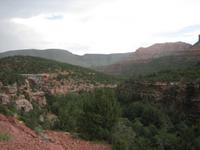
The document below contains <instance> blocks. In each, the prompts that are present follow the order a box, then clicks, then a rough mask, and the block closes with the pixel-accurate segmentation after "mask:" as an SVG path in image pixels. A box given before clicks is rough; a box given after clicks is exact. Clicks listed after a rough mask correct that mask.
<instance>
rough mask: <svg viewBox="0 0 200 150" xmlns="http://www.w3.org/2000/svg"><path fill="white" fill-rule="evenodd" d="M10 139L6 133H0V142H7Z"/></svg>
mask: <svg viewBox="0 0 200 150" xmlns="http://www.w3.org/2000/svg"><path fill="white" fill-rule="evenodd" d="M10 138H11V136H10V134H8V133H0V142H3V141H9V140H10Z"/></svg>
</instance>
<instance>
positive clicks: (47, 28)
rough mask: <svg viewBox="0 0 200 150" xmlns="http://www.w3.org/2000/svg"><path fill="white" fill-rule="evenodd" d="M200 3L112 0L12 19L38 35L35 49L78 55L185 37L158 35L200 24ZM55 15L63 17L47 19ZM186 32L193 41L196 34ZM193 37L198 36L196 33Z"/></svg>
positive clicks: (125, 49)
mask: <svg viewBox="0 0 200 150" xmlns="http://www.w3.org/2000/svg"><path fill="white" fill-rule="evenodd" d="M199 6H200V2H199V1H197V0H151V1H150V0H115V1H114V0H111V1H107V2H105V1H104V2H103V3H101V4H98V5H97V6H96V7H95V9H94V7H93V5H92V7H88V9H87V10H84V11H81V12H78V13H77V12H74V13H69V12H68V13H59V14H51V13H49V14H39V15H37V16H33V17H30V18H13V19H12V20H11V22H12V23H15V24H18V25H21V27H22V28H27V29H28V30H29V32H30V33H32V32H34V33H36V34H38V36H39V37H40V38H39V39H37V40H40V41H41V42H40V45H36V47H35V48H37V47H40V48H51V47H55V48H56V47H57V48H64V49H69V50H71V51H72V52H74V53H79V54H82V53H112V52H127V51H134V50H135V49H136V48H138V47H139V46H146V45H150V44H153V43H155V42H164V40H166V41H175V40H177V41H179V40H181V39H183V38H181V39H179V37H180V36H177V39H175V38H170V37H163V36H158V35H159V34H161V33H166V32H176V31H177V30H180V29H182V28H184V27H186V26H191V25H193V24H200V19H199V14H198V11H199ZM52 16H63V17H61V18H60V19H59V18H57V19H55V20H53V19H48V18H49V17H52ZM199 31H200V29H199ZM196 33H197V31H195V34H196ZM22 34H23V33H22ZM187 34H190V41H191V38H192V36H191V34H193V33H187ZM182 35H183V36H187V35H184V33H183V34H182ZM193 36H194V37H193V38H194V39H196V37H195V36H197V35H193ZM185 39H188V36H187V38H185ZM188 41H189V39H188ZM30 45H31V43H30ZM32 47H33V46H32ZM81 47H82V48H81ZM77 48H80V49H82V50H79V51H78V50H77Z"/></svg>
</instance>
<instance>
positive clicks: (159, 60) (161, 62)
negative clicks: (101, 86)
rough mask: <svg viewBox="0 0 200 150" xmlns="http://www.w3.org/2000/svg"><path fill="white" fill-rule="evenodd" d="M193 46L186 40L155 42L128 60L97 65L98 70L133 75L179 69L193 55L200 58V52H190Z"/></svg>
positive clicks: (139, 50)
mask: <svg viewBox="0 0 200 150" xmlns="http://www.w3.org/2000/svg"><path fill="white" fill-rule="evenodd" d="M191 46H192V45H190V44H187V43H184V42H175V43H160V44H154V45H152V46H150V47H147V48H139V49H138V50H136V52H134V53H133V54H132V55H131V56H130V57H129V58H128V59H127V60H123V61H121V62H118V63H115V64H112V65H109V66H103V67H97V70H99V71H102V72H104V73H107V74H115V75H126V76H131V75H133V74H135V75H139V74H146V73H152V72H156V71H160V70H162V69H171V68H176V69H177V68H178V67H180V66H183V64H184V62H185V63H186V62H188V61H190V60H191V59H190V58H192V57H196V58H195V59H194V60H197V59H198V58H200V55H199V53H197V54H196V53H195V54H194V53H191V54H190V53H189V52H190V48H191ZM187 56H189V57H188V58H187ZM186 64H188V63H186Z"/></svg>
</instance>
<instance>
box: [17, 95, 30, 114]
mask: <svg viewBox="0 0 200 150" xmlns="http://www.w3.org/2000/svg"><path fill="white" fill-rule="evenodd" d="M16 108H17V110H20V111H24V112H29V111H31V110H33V106H32V104H31V103H30V102H29V101H28V100H27V99H25V98H22V99H18V100H16Z"/></svg>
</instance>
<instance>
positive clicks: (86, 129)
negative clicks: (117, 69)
mask: <svg viewBox="0 0 200 150" xmlns="http://www.w3.org/2000/svg"><path fill="white" fill-rule="evenodd" d="M119 116H120V107H119V104H118V103H117V101H116V98H115V95H114V92H113V90H111V89H97V90H95V91H94V92H93V93H90V94H89V97H88V100H86V101H85V103H84V104H83V113H82V115H81V118H80V132H81V133H82V135H83V136H84V137H85V138H87V139H95V140H108V139H109V138H110V135H111V129H112V127H113V126H114V125H115V123H116V122H117V121H118V118H119Z"/></svg>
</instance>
